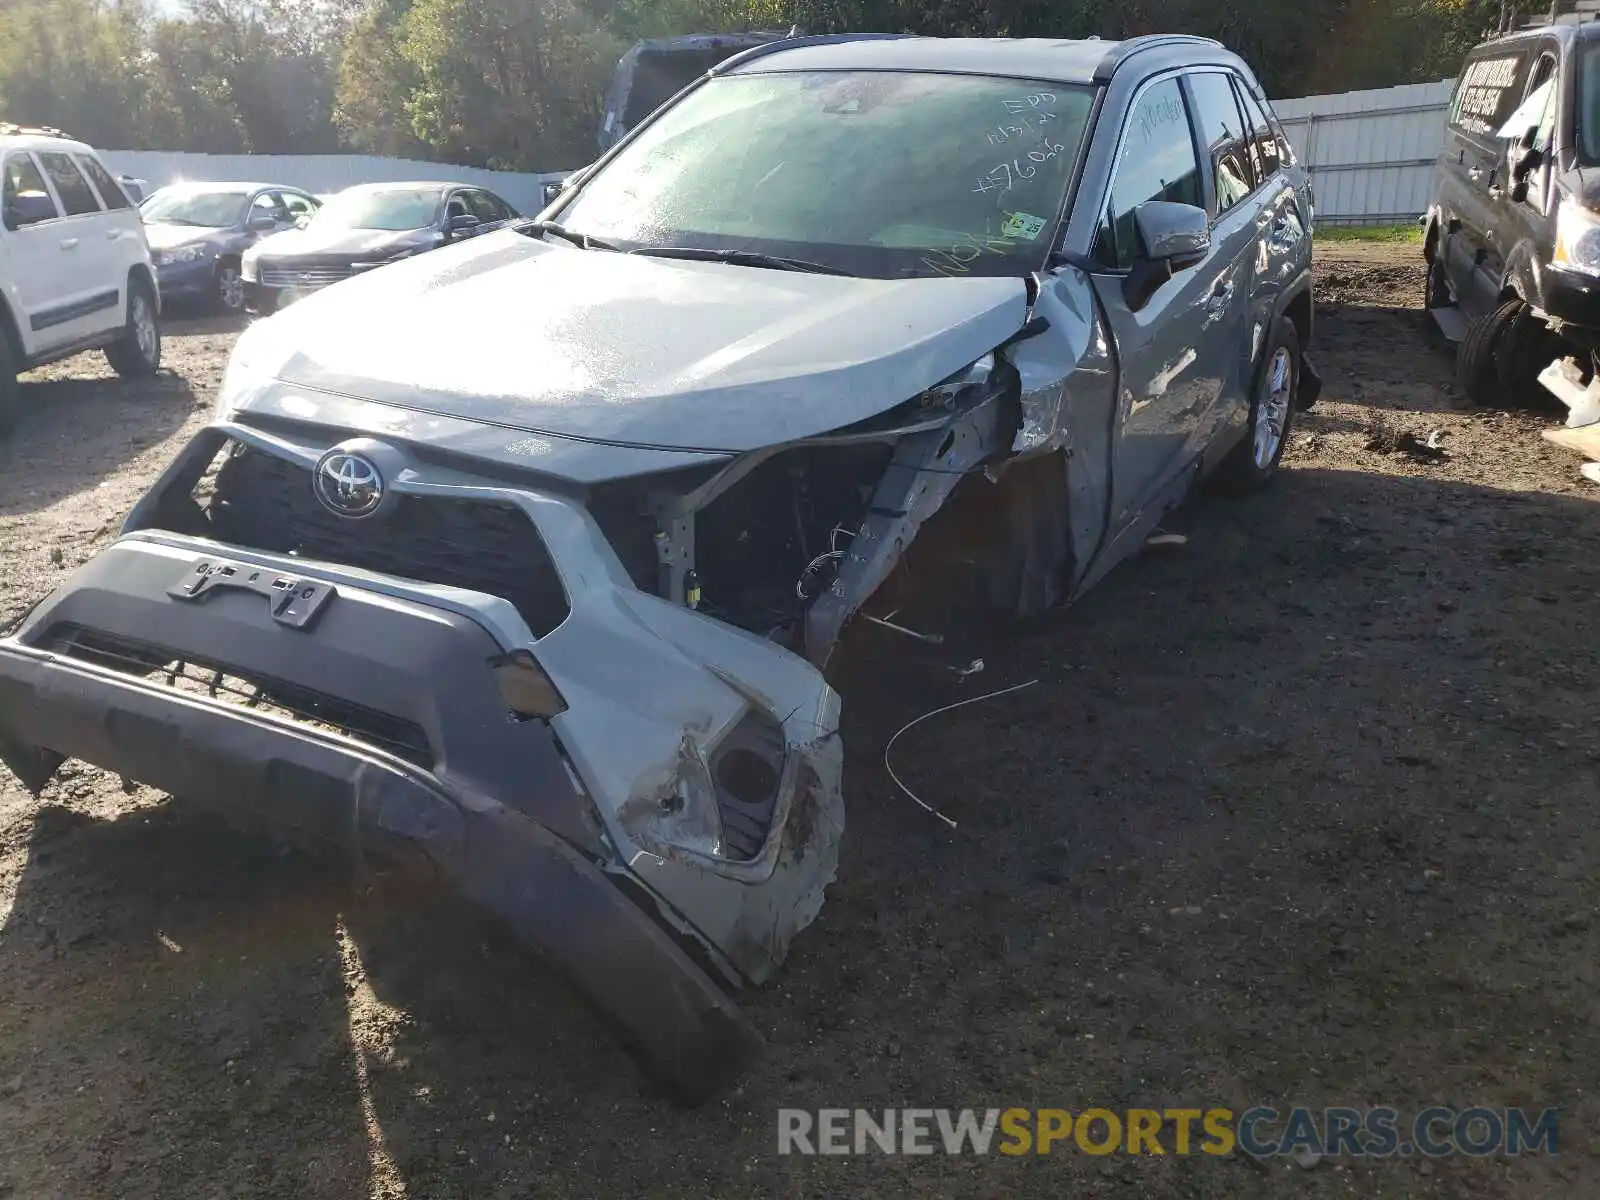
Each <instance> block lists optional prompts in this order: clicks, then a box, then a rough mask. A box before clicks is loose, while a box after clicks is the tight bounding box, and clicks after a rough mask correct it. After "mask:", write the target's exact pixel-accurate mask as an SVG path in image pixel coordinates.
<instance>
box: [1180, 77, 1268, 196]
mask: <svg viewBox="0 0 1600 1200" xmlns="http://www.w3.org/2000/svg"><path fill="white" fill-rule="evenodd" d="M1188 78H1189V87H1190V89H1191V92H1192V94H1193V96H1194V107H1195V122H1196V124H1197V125H1198V126H1199V127H1200V144H1201V145H1202V146H1204V147H1205V148H1206V153H1207V155H1208V156H1209V157H1210V159H1211V173H1212V175H1213V176H1214V177H1215V179H1216V183H1217V200H1216V207H1215V209H1214V210H1213V212H1212V215H1213V216H1217V215H1220V214H1222V213H1225V212H1227V211H1228V210H1229V209H1230V208H1232V207H1233V206H1234V205H1235V204H1237V203H1239V201H1241V200H1243V199H1244V198H1245V197H1246V196H1248V195H1249V194H1250V189H1251V188H1253V187H1254V186H1255V177H1254V173H1253V172H1252V170H1251V166H1250V152H1249V149H1248V147H1249V141H1250V134H1249V126H1247V125H1246V124H1245V123H1244V118H1243V117H1241V116H1240V115H1239V104H1238V102H1237V101H1236V100H1235V99H1234V95H1233V87H1232V86H1231V85H1230V84H1229V83H1228V77H1227V76H1226V75H1223V74H1221V73H1220V72H1216V71H1205V72H1202V73H1200V74H1197V75H1190V76H1189V77H1188Z"/></svg>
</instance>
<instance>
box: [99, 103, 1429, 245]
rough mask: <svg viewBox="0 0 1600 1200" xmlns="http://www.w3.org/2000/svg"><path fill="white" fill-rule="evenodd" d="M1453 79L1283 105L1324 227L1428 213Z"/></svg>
mask: <svg viewBox="0 0 1600 1200" xmlns="http://www.w3.org/2000/svg"><path fill="white" fill-rule="evenodd" d="M1454 88H1455V83H1454V81H1453V80H1449V79H1443V80H1440V81H1439V82H1438V83H1411V84H1405V85H1403V86H1401V87H1392V88H1377V89H1374V90H1372V91H1364V92H1344V93H1342V94H1340V95H1330V96H1303V97H1299V98H1296V99H1289V100H1274V101H1273V104H1272V106H1273V108H1274V109H1275V110H1276V111H1277V114H1278V116H1279V118H1280V119H1281V120H1282V121H1283V126H1284V132H1285V133H1287V134H1288V135H1289V141H1290V142H1292V143H1293V144H1294V148H1295V153H1296V154H1298V155H1299V157H1300V161H1301V162H1303V163H1306V164H1308V166H1309V167H1310V170H1311V178H1312V182H1313V183H1314V184H1315V186H1316V191H1317V221H1318V223H1320V224H1330V225H1376V224H1388V223H1394V222H1403V221H1409V220H1412V219H1413V218H1415V217H1417V216H1419V215H1420V214H1421V213H1422V212H1423V211H1424V210H1425V209H1426V208H1427V206H1428V193H1429V186H1430V182H1431V177H1432V171H1433V161H1434V157H1435V156H1436V155H1437V154H1438V152H1439V146H1440V144H1441V142H1442V140H1443V137H1444V121H1445V112H1446V110H1447V109H1448V108H1449V105H1450V94H1451V92H1452V91H1453V90H1454ZM102 157H103V158H104V159H105V160H106V164H107V165H108V166H109V167H111V169H112V170H114V171H119V172H121V171H125V172H127V173H128V174H129V175H132V176H134V177H135V178H136V179H144V180H148V181H149V183H150V185H151V186H152V187H161V186H163V185H164V184H168V183H174V182H177V181H179V180H184V179H188V180H195V181H202V182H219V183H220V182H230V181H255V180H260V181H264V182H268V183H283V184H289V185H292V186H295V187H300V188H304V189H305V190H307V191H309V192H318V193H322V192H336V191H339V190H340V189H342V188H347V187H350V186H351V185H352V184H357V183H384V182H390V183H393V182H400V181H403V180H411V179H419V180H421V179H433V180H458V181H460V182H462V183H470V184H476V185H481V186H483V187H486V188H488V189H490V190H491V191H493V192H496V193H498V194H499V195H501V196H504V197H505V198H506V199H507V200H509V201H510V202H511V203H512V204H513V205H515V206H516V208H517V209H518V210H519V211H521V212H523V213H527V214H532V213H536V212H538V211H539V209H540V208H542V207H543V205H542V204H541V203H540V197H541V192H542V189H543V185H544V184H545V183H546V182H549V181H551V180H556V179H561V178H563V177H564V176H565V175H566V174H568V172H566V171H546V172H540V173H530V174H522V173H517V172H511V171H486V170H483V169H481V168H478V167H453V166H449V165H447V164H444V163H431V162H418V161H415V160H411V159H404V158H377V157H374V156H371V155H362V154H301V155H294V154H283V155H279V154H186V153H176V152H172V153H169V152H166V151H159V150H107V151H104V152H102Z"/></svg>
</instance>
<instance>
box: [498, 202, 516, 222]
mask: <svg viewBox="0 0 1600 1200" xmlns="http://www.w3.org/2000/svg"><path fill="white" fill-rule="evenodd" d="M494 206H495V207H496V208H498V209H499V210H500V219H501V220H502V221H515V220H516V219H517V210H516V209H514V208H512V207H511V205H509V204H507V203H506V202H505V201H504V200H502V199H500V197H499V196H495V197H494Z"/></svg>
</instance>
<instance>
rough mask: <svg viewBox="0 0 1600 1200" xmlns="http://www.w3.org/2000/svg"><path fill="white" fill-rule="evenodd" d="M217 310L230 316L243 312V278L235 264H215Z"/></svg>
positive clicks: (237, 265)
mask: <svg viewBox="0 0 1600 1200" xmlns="http://www.w3.org/2000/svg"><path fill="white" fill-rule="evenodd" d="M216 302H217V308H218V310H219V311H221V312H223V313H226V314H228V315H230V316H232V315H234V314H237V313H242V312H243V311H244V277H243V276H242V275H240V274H239V264H238V263H236V262H226V261H224V262H221V263H218V264H217V296H216Z"/></svg>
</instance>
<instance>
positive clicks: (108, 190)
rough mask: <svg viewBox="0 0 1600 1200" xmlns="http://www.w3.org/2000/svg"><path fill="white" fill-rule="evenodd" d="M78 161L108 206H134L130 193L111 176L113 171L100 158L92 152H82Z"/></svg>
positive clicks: (112, 207)
mask: <svg viewBox="0 0 1600 1200" xmlns="http://www.w3.org/2000/svg"><path fill="white" fill-rule="evenodd" d="M77 162H78V165H79V166H80V167H82V168H83V173H84V174H85V175H87V176H88V177H89V179H90V181H91V182H92V183H93V184H94V190H95V191H97V192H99V193H100V200H101V202H102V203H104V204H105V206H106V207H107V208H110V209H117V208H132V207H133V204H132V203H131V202H130V201H129V199H128V195H127V193H126V192H124V191H123V190H122V185H121V184H120V183H118V182H117V181H116V180H115V179H113V178H111V172H110V171H108V170H106V169H105V168H104V167H103V166H101V165H100V160H99V159H98V158H96V157H95V156H94V155H92V154H80V155H78V156H77Z"/></svg>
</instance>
